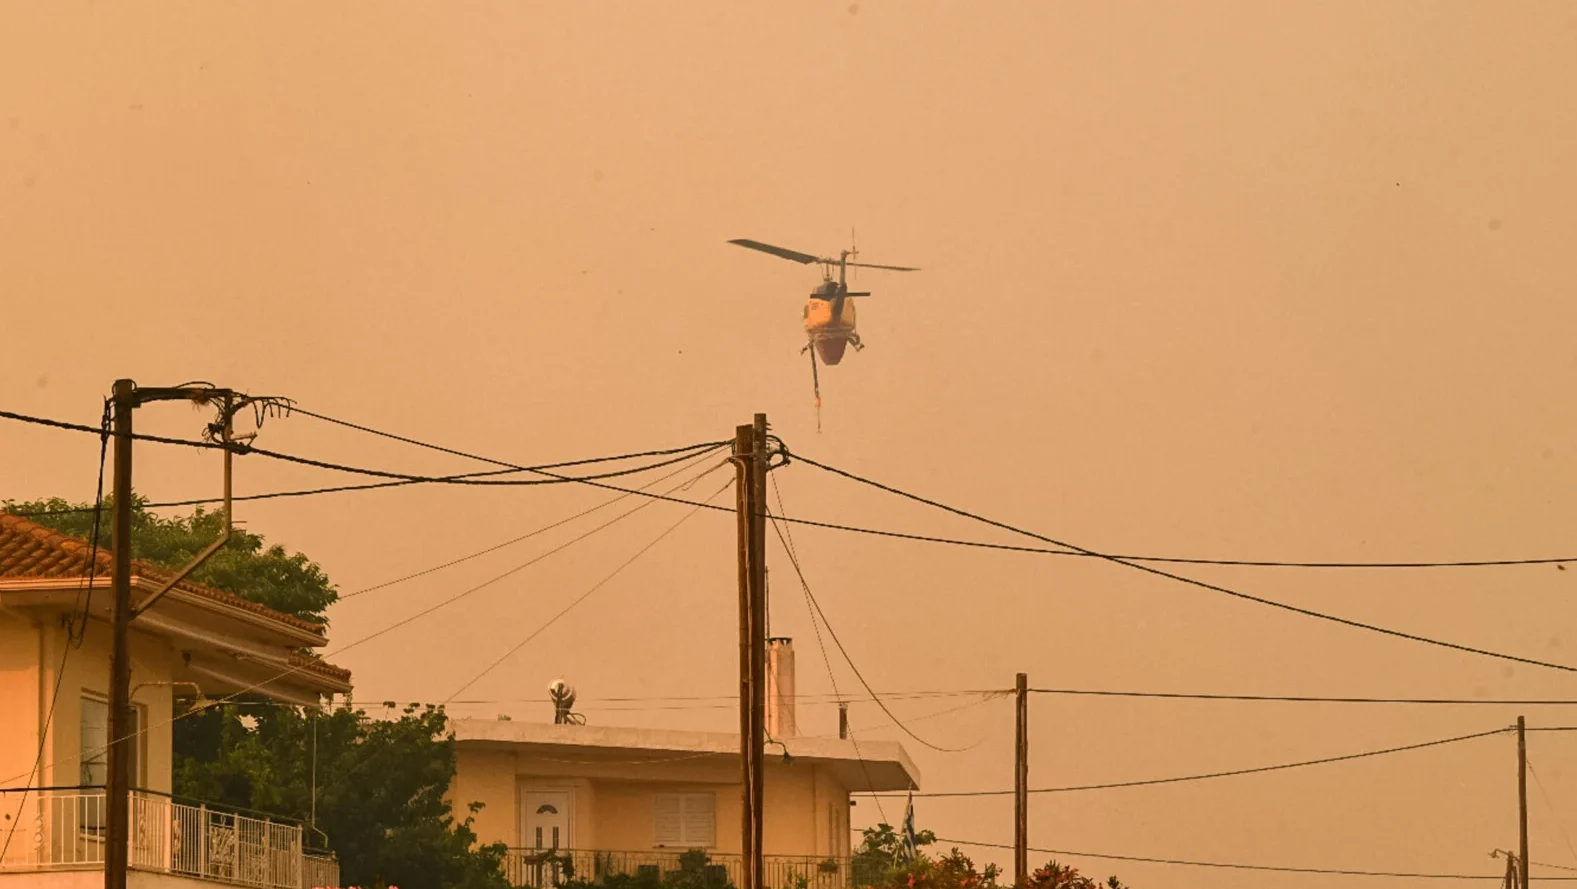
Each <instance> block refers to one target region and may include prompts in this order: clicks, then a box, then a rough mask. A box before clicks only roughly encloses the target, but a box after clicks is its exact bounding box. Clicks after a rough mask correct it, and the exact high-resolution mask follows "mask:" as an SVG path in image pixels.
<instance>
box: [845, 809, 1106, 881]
mask: <svg viewBox="0 0 1577 889" xmlns="http://www.w3.org/2000/svg"><path fill="white" fill-rule="evenodd" d="M935 842H936V834H934V833H932V832H931V831H929V830H922V831H918V832H916V834H915V846H916V855H915V857H914V858H913V859H912V860H904V859H903V857H902V855H901V854H900V853H901V852H902V851H903V837H902V836H900V835H899V834H898V833H897V831H895V830H893V828H892V825H889V824H885V823H883V824H878V825H876V826H875V827H868V828H866V829H865V833H864V838H863V840H862V842H861V843H860V846H859V848H858V849H856V850H855V853H854V862H853V870H854V880H855V885H857V886H862V887H867V889H996V887H998V886H999V885H1000V884H999V882H998V881H999V879H1000V878H1001V876H1002V869H1001V868H999V867H997V866H996V865H995V864H987V865H986V866H985V867H984V868H982V869H977V868H976V867H975V862H974V861H973V860H972V859H971V858H970V857H969V856H967V855H965V854H964V853H962V852H960V851H959V850H958V849H952V850H950V851H949V852H948V853H947V854H946V855H941V856H937V857H934V858H933V857H931V856H930V855H928V854H926V852H925V847H926V846H930V845H933V844H934V843H935ZM1029 886H1030V887H1031V889H1101V887H1105V889H1127V886H1125V885H1124V884H1123V883H1122V882H1121V881H1119V880H1118V879H1117V878H1116V877H1110V878H1108V879H1107V881H1106V882H1105V883H1096V882H1094V881H1093V880H1091V879H1090V878H1089V877H1085V876H1082V875H1080V874H1079V872H1078V871H1077V870H1074V869H1073V868H1071V867H1065V866H1063V865H1059V864H1057V862H1055V861H1050V862H1047V863H1046V865H1045V866H1044V867H1041V868H1039V869H1037V870H1036V871H1034V872H1033V873H1032V874H1031V875H1030V878H1029Z"/></svg>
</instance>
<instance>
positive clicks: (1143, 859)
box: [936, 837, 1577, 880]
mask: <svg viewBox="0 0 1577 889" xmlns="http://www.w3.org/2000/svg"><path fill="white" fill-rule="evenodd" d="M936 841H937V842H939V843H950V844H953V845H956V846H977V847H979V848H983V849H1011V848H1013V846H1011V845H1009V844H1005V843H982V842H977V841H975V840H950V839H944V838H942V837H938V838H937V840H936ZM1029 851H1031V852H1038V853H1040V854H1042V855H1065V856H1068V857H1072V858H1098V859H1101V860H1104V861H1132V862H1135V863H1138V864H1173V865H1181V866H1184V867H1211V868H1221V869H1226V870H1250V871H1266V872H1272V873H1283V874H1324V875H1327V876H1336V877H1393V878H1401V879H1415V880H1500V879H1503V878H1504V875H1503V874H1502V875H1485V876H1478V875H1475V874H1451V873H1427V872H1425V873H1420V872H1414V871H1384V870H1358V869H1353V868H1330V867H1291V866H1284V865H1274V864H1244V863H1241V862H1229V861H1190V860H1188V859H1183V858H1155V857H1147V856H1142V855H1115V854H1112V853H1107V852H1074V851H1070V850H1068V849H1042V848H1036V847H1033V846H1032V847H1030V849H1029ZM1540 879H1546V880H1567V879H1577V878H1574V877H1542V878H1540Z"/></svg>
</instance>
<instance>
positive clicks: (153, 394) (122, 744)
mask: <svg viewBox="0 0 1577 889" xmlns="http://www.w3.org/2000/svg"><path fill="white" fill-rule="evenodd" d="M181 400H194V401H197V402H199V403H216V402H217V403H218V404H219V405H220V414H219V423H218V424H217V435H218V437H219V440H220V447H222V448H223V449H224V528H223V529H222V530H221V532H220V535H219V537H218V539H216V540H214V542H213V543H211V544H209V545H208V548H207V549H204V550H203V551H202V552H201V553H198V554H197V557H196V558H194V559H192V560H191V561H190V562H188V563H186V565H185V567H183V568H181V569H180V570H179V571H176V572H175V573H174V574H172V575H171V576H170V578H169V579H168V580H166V581H165V582H164V583H163V585H161V586H160V587H159V589H157V590H155V591H154V592H153V593H152V594H151V595H149V596H147V597H146V598H144V599H143V600H142V601H141V602H133V601H132V598H131V498H132V494H131V490H132V485H131V445H132V431H131V427H132V411H134V410H135V409H136V408H138V407H140V406H141V405H143V404H145V403H147V402H150V401H181ZM111 402H112V409H113V422H114V427H113V429H114V434H115V478H114V482H113V485H114V488H113V490H114V498H115V503H114V510H115V511H114V515H113V517H112V519H111V522H112V525H111V530H110V535H111V546H113V547H114V550H115V552H114V566H115V567H114V572H113V575H112V576H111V578H110V582H111V587H112V590H113V593H114V600H115V601H114V604H113V606H112V609H111V612H110V625H111V645H112V648H111V652H110V706H109V730H108V739H107V750H106V759H107V760H108V762H109V774H108V775H107V776H106V782H105V783H106V785H107V786H106V787H105V789H104V790H105V794H104V797H105V835H104V843H105V848H104V886H105V889H126V867H127V863H128V862H127V859H128V856H129V855H130V852H131V771H132V768H131V767H132V762H133V751H135V750H136V749H137V735H138V734H139V733H140V732H141V731H142V729H141V727H139V726H137V725H135V723H134V722H133V721H132V715H133V714H132V703H131V649H130V644H131V622H132V621H133V620H135V619H136V617H137V615H139V614H141V613H142V612H143V611H146V610H147V609H149V608H151V607H152V606H153V604H154V603H155V602H157V601H158V600H159V599H160V598H161V597H163V596H164V594H165V593H168V592H169V591H170V590H172V589H174V588H175V585H176V584H178V583H180V582H181V581H182V580H184V579H185V578H186V577H187V576H188V575H190V574H191V573H192V572H193V571H195V570H196V569H197V567H198V566H199V565H201V564H202V563H203V562H204V561H206V560H207V559H208V557H209V556H212V555H213V554H214V553H216V552H218V551H219V550H220V549H222V548H223V547H224V545H225V544H226V543H228V542H229V540H230V537H231V534H232V528H233V525H232V522H231V519H232V516H231V499H230V491H231V485H230V472H231V466H232V463H231V451H232V444H233V433H234V428H233V425H232V420H233V418H234V414H235V411H236V410H237V409H238V407H239V406H242V405H246V404H255V403H260V404H264V405H268V406H277V405H278V404H281V403H283V400H282V399H277V398H250V397H248V396H245V395H237V393H235V392H233V391H232V390H229V389H217V388H214V387H212V386H206V385H203V386H176V387H174V388H158V389H143V388H139V387H138V386H137V384H136V383H134V382H132V381H131V380H116V381H115V389H114V392H113V394H112V396H111ZM214 431H215V427H210V432H214ZM83 752H84V753H86V752H87V751H83Z"/></svg>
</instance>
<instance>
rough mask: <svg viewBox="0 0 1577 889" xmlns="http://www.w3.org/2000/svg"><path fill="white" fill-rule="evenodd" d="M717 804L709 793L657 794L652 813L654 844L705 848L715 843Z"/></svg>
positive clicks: (713, 796) (714, 797)
mask: <svg viewBox="0 0 1577 889" xmlns="http://www.w3.org/2000/svg"><path fill="white" fill-rule="evenodd" d="M716 813H717V803H716V796H715V795H714V794H710V793H659V794H657V797H656V800H655V805H654V806H653V814H654V815H655V820H656V830H655V831H654V833H655V836H656V845H658V846H682V847H684V848H688V849H706V848H710V847H712V846H714V845H716V844H717V817H716Z"/></svg>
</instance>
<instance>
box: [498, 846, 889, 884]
mask: <svg viewBox="0 0 1577 889" xmlns="http://www.w3.org/2000/svg"><path fill="white" fill-rule="evenodd" d="M763 858H764V861H763V862H762V863H763V864H764V865H765V867H766V872H765V873H764V874H763V875H762V876H763V885H764V886H765V887H768V889H850V887H854V886H871V885H874V884H875V882H876V881H875V879H873V877H874V875H865V874H862V873H860V868H858V867H856V862H854V861H853V860H851V859H849V858H846V857H838V856H802V855H767V856H763ZM744 864H745V862H744V858H743V856H740V855H738V854H728V853H711V852H702V851H682V850H679V849H651V850H646V851H635V852H629V851H610V850H594V849H518V848H512V849H510V850H509V853H508V854H507V855H506V856H505V858H504V876H505V878H506V879H508V881H509V884H510V885H511V886H516V887H522V889H555V887H557V886H558V885H560V884H561V883H564V882H567V881H570V880H575V881H578V882H586V883H590V884H592V885H593V886H597V885H602V884H605V883H606V882H607V881H608V878H609V877H616V876H630V877H634V878H636V879H635V881H634V882H635V887H636V889H659V887H660V886H661V884H662V881H663V879H664V877H666V876H668V875H670V874H672V873H674V872H676V871H678V872H689V873H690V874H691V875H692V879H690V880H687V881H686V882H687V884H688V885H690V886H694V887H701V889H734V887H737V886H742V885H744V882H743V881H744Z"/></svg>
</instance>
